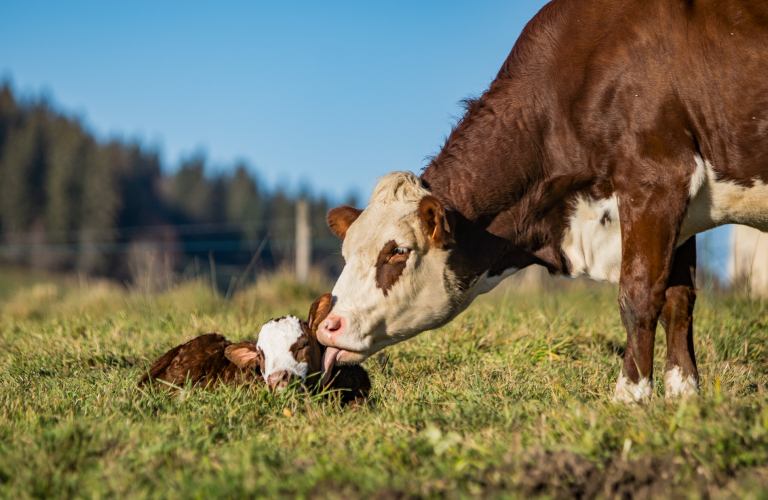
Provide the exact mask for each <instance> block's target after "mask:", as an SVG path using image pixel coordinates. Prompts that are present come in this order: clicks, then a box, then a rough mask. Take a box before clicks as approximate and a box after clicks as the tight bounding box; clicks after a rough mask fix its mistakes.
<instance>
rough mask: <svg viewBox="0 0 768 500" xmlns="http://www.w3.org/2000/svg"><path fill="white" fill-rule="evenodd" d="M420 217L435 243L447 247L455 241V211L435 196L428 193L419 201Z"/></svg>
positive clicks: (431, 240) (428, 235) (440, 246)
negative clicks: (446, 206)
mask: <svg viewBox="0 0 768 500" xmlns="http://www.w3.org/2000/svg"><path fill="white" fill-rule="evenodd" d="M419 219H421V224H422V226H423V227H424V232H425V233H426V234H427V237H428V238H430V242H431V243H432V244H433V245H435V246H437V247H439V248H445V247H447V246H448V245H450V244H451V243H453V242H454V241H455V240H454V238H453V228H454V226H455V224H454V218H453V213H452V212H451V211H450V210H447V209H446V208H444V207H443V204H442V203H440V200H438V199H437V198H435V197H434V196H432V195H427V196H425V197H424V198H422V199H421V201H420V202H419Z"/></svg>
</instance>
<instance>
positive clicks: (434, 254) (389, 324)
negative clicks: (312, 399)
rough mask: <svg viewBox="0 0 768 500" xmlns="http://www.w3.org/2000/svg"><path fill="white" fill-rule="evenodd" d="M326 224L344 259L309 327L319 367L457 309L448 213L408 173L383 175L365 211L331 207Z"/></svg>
mask: <svg viewBox="0 0 768 500" xmlns="http://www.w3.org/2000/svg"><path fill="white" fill-rule="evenodd" d="M328 226H329V227H330V228H331V231H333V233H334V234H336V236H338V237H339V238H340V239H341V240H342V241H343V243H342V254H343V256H344V260H345V261H346V264H345V266H344V270H343V271H342V273H341V276H340V277H339V279H338V281H337V282H336V286H335V287H334V289H333V298H334V304H333V310H332V312H331V313H330V314H329V315H328V316H327V317H326V319H325V320H324V321H323V322H322V323H321V324H320V328H319V329H318V332H317V336H318V339H319V340H320V342H321V343H322V344H324V345H326V346H329V347H328V349H327V351H326V353H325V359H324V364H325V368H326V370H327V369H328V367H329V366H332V365H333V364H349V363H360V362H362V361H363V360H365V359H366V358H367V357H368V356H370V355H371V354H373V353H375V352H376V351H379V350H380V349H382V348H384V347H386V346H388V345H391V344H395V343H397V342H400V341H402V340H405V339H408V338H410V337H413V336H414V335H416V334H418V333H420V332H422V331H425V330H429V329H432V328H436V327H437V326H440V325H441V324H443V323H445V322H446V321H447V320H448V319H450V318H451V317H453V316H454V315H455V314H457V309H458V308H459V306H458V305H457V300H456V296H455V293H454V292H452V291H451V290H452V289H455V287H454V286H452V285H453V283H452V282H453V281H454V278H453V275H452V273H451V271H450V269H448V267H447V259H448V254H449V251H450V249H451V246H452V244H453V243H454V239H453V231H454V226H455V224H454V221H453V216H452V214H451V213H450V212H449V211H447V210H446V209H444V208H443V206H442V204H441V203H440V202H439V201H438V200H437V198H435V197H434V196H431V195H430V193H429V191H427V190H426V189H425V188H424V187H423V186H422V185H421V182H420V181H419V179H418V178H417V177H416V176H415V175H414V174H412V173H410V172H393V173H391V174H389V175H387V176H385V177H383V178H382V179H381V180H380V181H379V184H378V185H377V186H376V189H375V190H374V193H373V195H372V196H371V200H370V204H369V205H368V207H367V208H366V209H365V210H358V209H355V208H352V207H345V206H342V207H337V208H334V209H333V210H331V211H330V212H329V213H328Z"/></svg>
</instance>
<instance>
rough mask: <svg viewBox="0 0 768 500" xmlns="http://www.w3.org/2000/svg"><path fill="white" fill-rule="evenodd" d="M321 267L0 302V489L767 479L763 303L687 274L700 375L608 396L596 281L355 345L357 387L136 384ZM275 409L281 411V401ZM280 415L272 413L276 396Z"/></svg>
mask: <svg viewBox="0 0 768 500" xmlns="http://www.w3.org/2000/svg"><path fill="white" fill-rule="evenodd" d="M322 291H324V290H323V287H322V286H320V285H314V286H312V287H304V288H302V287H296V286H293V285H290V284H286V283H285V282H284V281H280V280H273V281H272V282H265V283H261V284H260V285H258V286H255V287H251V288H249V289H247V290H245V291H242V292H240V293H238V294H237V295H236V296H235V297H234V298H233V299H232V300H228V301H225V300H223V299H222V298H221V297H214V296H213V295H212V294H211V293H210V291H209V290H208V289H207V288H206V286H205V285H204V284H196V283H188V284H185V285H183V286H179V287H178V288H175V289H173V290H171V291H168V292H165V293H163V294H158V295H151V296H148V295H142V294H138V293H135V292H133V293H129V292H127V291H124V290H122V289H121V288H118V287H114V286H110V285H107V284H95V285H91V286H86V287H80V286H77V285H76V284H72V283H70V284H68V285H67V284H61V283H59V284H58V285H57V286H46V285H40V284H37V285H35V286H33V287H31V288H23V289H21V290H17V291H15V292H13V293H9V294H7V297H8V299H7V300H5V302H4V303H3V304H2V306H0V315H1V317H2V319H1V320H0V412H1V413H0V496H2V497H5V498H240V497H270V498H286V497H287V498H292V497H296V498H371V497H375V498H380V499H384V498H410V497H414V498H420V497H426V498H496V497H498V498H529V497H531V496H543V497H551V498H570V497H574V496H581V497H594V496H597V497H622V495H623V497H624V498H630V497H633V496H641V497H642V496H643V495H644V496H645V497H651V496H653V497H658V496H662V497H664V496H666V497H691V498H708V497H714V498H724V497H745V496H750V495H751V496H753V497H755V498H757V497H761V496H766V495H765V494H764V493H762V490H763V489H764V488H766V487H768V393H766V391H765V390H764V387H765V384H766V382H767V381H768V371H767V370H766V368H767V367H768V308H766V307H765V304H763V303H759V302H753V301H746V300H741V299H738V298H736V297H730V298H729V297H724V298H723V297H720V298H718V297H707V296H704V295H702V296H700V300H699V303H698V304H697V317H696V348H697V353H698V360H699V368H700V371H701V374H702V395H701V397H700V398H695V399H693V400H689V401H685V402H668V401H666V400H665V399H664V397H663V383H662V381H661V378H660V376H661V375H662V371H661V370H662V368H663V360H664V345H663V337H664V335H663V333H662V332H661V331H660V332H659V335H657V348H656V359H657V361H656V387H657V389H656V397H655V399H654V401H653V402H652V403H650V404H648V405H643V406H635V407H631V406H623V405H612V404H610V402H609V401H610V398H611V395H612V390H613V384H614V381H615V379H616V376H617V374H618V370H619V367H620V363H621V358H620V356H619V355H620V353H621V352H622V350H623V348H624V345H625V338H624V333H623V329H622V327H621V324H620V320H619V316H618V311H617V306H616V303H615V302H616V301H615V290H614V289H613V288H610V287H608V288H599V289H592V290H591V291H590V290H572V291H567V292H562V291H561V292H547V293H540V294H539V293H535V294H534V293H528V294H515V293H507V294H497V295H494V296H492V297H489V298H487V299H484V300H482V301H480V302H478V303H476V304H475V305H474V306H473V307H472V308H471V309H470V310H469V311H467V312H466V313H465V314H463V315H461V316H460V317H459V318H458V319H457V320H455V321H454V322H453V323H452V324H450V325H448V326H446V327H444V328H441V329H440V330H437V331H434V332H428V333H424V334H422V335H420V336H419V337H417V338H415V339H413V340H411V341H409V342H406V343H404V344H401V345H398V346H395V347H392V348H389V349H388V350H386V351H385V352H384V353H383V354H382V355H380V356H377V357H374V359H371V360H369V361H368V362H366V365H365V366H366V368H367V369H368V370H369V372H370V373H371V378H372V381H373V398H372V400H373V401H372V404H371V405H370V406H369V407H363V408H357V409H352V410H350V409H342V408H339V407H338V406H337V405H336V404H335V403H334V402H333V401H327V400H317V399H307V398H305V397H302V396H300V395H296V394H287V395H283V396H279V397H275V396H273V395H271V394H269V393H267V392H248V391H237V390H227V389H222V390H220V391H218V392H215V393H208V392H204V391H191V390H185V391H183V392H182V394H181V395H180V397H178V398H173V397H169V396H168V395H167V394H164V393H153V392H140V391H138V390H137V389H136V387H135V384H136V381H137V380H138V379H139V377H140V375H141V373H142V370H145V369H146V368H147V367H148V366H149V365H150V364H151V362H152V361H153V360H154V359H155V358H156V357H157V356H159V355H161V354H162V353H163V352H165V350H167V349H168V348H170V347H172V346H174V345H176V344H178V343H181V342H184V341H186V340H188V339H190V338H192V337H194V336H196V335H198V334H201V333H205V332H208V331H214V330H215V331H218V332H221V333H224V334H225V335H227V336H228V337H229V338H230V339H231V340H242V339H251V338H253V337H254V336H255V335H256V333H257V332H258V329H259V327H260V325H261V324H262V323H263V322H264V321H266V320H267V319H268V318H270V317H272V316H275V315H284V314H287V313H298V314H300V315H301V316H304V315H305V314H306V310H307V309H308V307H309V304H310V303H311V300H312V298H313V297H314V295H315V294H317V293H319V292H322ZM286 410H290V411H286ZM287 415H291V416H290V417H289V416H287Z"/></svg>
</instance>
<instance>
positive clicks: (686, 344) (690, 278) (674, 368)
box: [660, 236, 699, 398]
mask: <svg viewBox="0 0 768 500" xmlns="http://www.w3.org/2000/svg"><path fill="white" fill-rule="evenodd" d="M665 298H666V302H665V303H664V308H663V309H662V310H661V318H660V319H661V324H662V326H663V327H664V329H665V330H666V331H667V366H666V373H665V374H664V391H665V392H666V396H667V397H668V398H674V397H678V396H690V395H693V394H696V393H698V390H699V372H698V370H697V369H696V355H695V354H694V350H693V306H694V304H695V302H696V237H695V236H694V237H691V238H690V239H689V240H688V241H686V242H685V243H683V245H682V246H680V247H679V248H678V249H677V251H675V257H674V261H673V263H672V271H671V273H670V276H669V286H668V287H667V290H666V291H665Z"/></svg>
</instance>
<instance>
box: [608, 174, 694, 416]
mask: <svg viewBox="0 0 768 500" xmlns="http://www.w3.org/2000/svg"><path fill="white" fill-rule="evenodd" d="M665 194H668V193H664V192H654V190H650V189H649V190H648V191H647V192H645V193H636V194H634V195H627V196H620V197H619V213H620V217H621V240H622V242H621V246H622V249H621V259H622V262H621V278H620V280H619V309H620V311H621V320H622V322H623V323H624V328H626V330H627V349H626V353H625V355H624V367H623V369H622V372H621V373H620V374H619V380H618V382H617V384H616V392H615V395H614V401H627V402H635V401H645V400H648V399H650V398H651V396H652V395H653V344H654V339H655V336H656V324H657V323H658V319H659V315H660V314H661V310H662V308H663V307H664V302H665V299H666V298H665V292H666V289H667V284H668V281H669V276H670V271H671V268H672V257H673V255H674V250H675V242H676V239H677V235H678V233H679V228H680V223H681V220H682V214H683V213H684V210H685V200H680V203H679V204H677V205H676V204H675V203H674V202H673V201H671V200H670V197H669V196H664V195H665ZM660 199H661V200H665V203H663V204H662V203H659V200H660Z"/></svg>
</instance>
